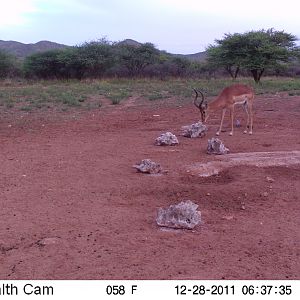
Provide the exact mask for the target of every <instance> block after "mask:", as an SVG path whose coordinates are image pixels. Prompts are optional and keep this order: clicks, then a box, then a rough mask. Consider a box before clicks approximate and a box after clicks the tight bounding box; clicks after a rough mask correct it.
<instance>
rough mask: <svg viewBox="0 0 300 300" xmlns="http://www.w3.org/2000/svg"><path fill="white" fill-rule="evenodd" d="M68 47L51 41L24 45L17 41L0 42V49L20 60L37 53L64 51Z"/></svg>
mask: <svg viewBox="0 0 300 300" xmlns="http://www.w3.org/2000/svg"><path fill="white" fill-rule="evenodd" d="M66 47H68V46H66V45H62V44H58V43H54V42H49V41H40V42H37V43H35V44H23V43H20V42H16V41H2V40H0V49H1V50H5V51H7V52H9V53H11V54H13V55H15V56H16V57H18V58H24V57H26V56H28V55H31V54H33V53H37V52H43V51H48V50H52V49H63V48H66Z"/></svg>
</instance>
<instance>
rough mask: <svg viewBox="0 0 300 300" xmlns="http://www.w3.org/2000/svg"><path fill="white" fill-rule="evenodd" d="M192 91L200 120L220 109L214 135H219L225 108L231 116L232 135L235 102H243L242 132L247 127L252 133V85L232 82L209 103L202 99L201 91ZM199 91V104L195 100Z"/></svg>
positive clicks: (203, 120) (204, 120)
mask: <svg viewBox="0 0 300 300" xmlns="http://www.w3.org/2000/svg"><path fill="white" fill-rule="evenodd" d="M194 91H195V93H196V97H195V99H194V104H195V106H196V107H197V108H198V109H199V110H200V114H201V119H202V122H206V121H207V119H208V117H209V115H210V113H211V112H214V111H217V110H222V118H221V124H220V128H219V130H218V131H217V133H216V135H219V134H220V132H221V130H222V126H223V120H224V116H225V113H226V110H227V109H229V111H230V116H231V131H230V133H229V135H233V112H234V106H235V105H236V104H243V106H244V109H245V111H246V113H247V126H246V129H245V131H244V133H247V129H249V134H252V129H253V112H252V104H253V99H254V91H253V88H252V87H250V86H248V85H245V84H234V85H231V86H228V87H226V88H225V89H224V90H223V91H222V92H221V93H220V94H219V95H218V96H217V98H216V99H214V100H213V101H211V102H209V103H208V102H207V101H206V100H205V101H204V95H203V93H202V92H201V91H197V90H195V89H194ZM199 93H200V95H201V97H202V100H201V102H200V103H199V104H197V103H196V100H197V98H198V96H199ZM249 121H250V127H249Z"/></svg>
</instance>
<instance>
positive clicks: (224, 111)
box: [216, 108, 226, 135]
mask: <svg viewBox="0 0 300 300" xmlns="http://www.w3.org/2000/svg"><path fill="white" fill-rule="evenodd" d="M225 113H226V108H223V110H222V118H221V124H220V128H219V130H218V131H217V132H216V135H220V132H221V131H222V127H223V121H224V117H225Z"/></svg>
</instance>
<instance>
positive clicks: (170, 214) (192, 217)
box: [156, 200, 201, 229]
mask: <svg viewBox="0 0 300 300" xmlns="http://www.w3.org/2000/svg"><path fill="white" fill-rule="evenodd" d="M197 208H198V205H197V204H195V203H193V202H192V201H191V200H187V201H182V202H180V203H179V204H176V205H170V206H169V207H168V208H167V209H162V208H160V209H159V210H158V214H157V218H156V223H157V225H159V226H163V227H170V228H176V229H180V228H182V229H193V228H194V227H195V226H196V225H198V224H199V223H200V222H201V212H200V211H197Z"/></svg>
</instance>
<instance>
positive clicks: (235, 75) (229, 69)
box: [226, 66, 240, 80]
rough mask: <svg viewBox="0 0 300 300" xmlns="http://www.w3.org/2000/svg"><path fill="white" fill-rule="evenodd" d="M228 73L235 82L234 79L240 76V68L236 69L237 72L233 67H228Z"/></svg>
mask: <svg viewBox="0 0 300 300" xmlns="http://www.w3.org/2000/svg"><path fill="white" fill-rule="evenodd" d="M226 71H227V72H228V73H229V74H230V76H231V78H232V79H233V80H234V79H236V78H237V75H238V73H239V71H240V67H239V66H237V67H236V69H235V71H233V69H232V67H231V66H227V67H226Z"/></svg>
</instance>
